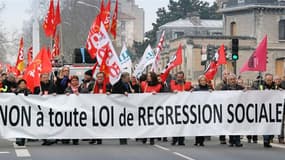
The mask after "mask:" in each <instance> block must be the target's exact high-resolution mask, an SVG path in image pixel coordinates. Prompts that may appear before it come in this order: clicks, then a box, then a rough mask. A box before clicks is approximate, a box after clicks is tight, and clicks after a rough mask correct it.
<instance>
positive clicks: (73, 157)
mask: <svg viewBox="0 0 285 160" xmlns="http://www.w3.org/2000/svg"><path fill="white" fill-rule="evenodd" d="M259 139H261V137H259ZM169 140H170V138H168V142H156V144H155V145H154V146H151V145H149V144H141V142H136V141H135V140H129V141H128V143H129V144H128V145H119V141H118V140H103V145H90V144H88V143H87V142H86V141H80V145H77V146H75V145H71V144H70V145H63V144H61V143H59V144H56V145H52V146H41V142H28V143H26V146H23V147H18V146H16V145H14V144H13V142H12V141H7V140H0V160H78V159H81V160H94V159H96V160H97V159H99V160H101V159H104V160H113V159H116V160H145V159H147V160H155V159H163V160H241V159H251V160H255V159H256V160H268V159H270V160H284V156H285V154H284V151H285V145H281V144H278V143H277V142H276V141H277V139H275V143H273V144H272V145H273V148H269V149H268V148H263V144H262V141H259V143H258V144H253V143H251V144H248V143H247V142H246V139H245V138H244V139H243V140H242V143H243V144H244V146H243V147H240V148H239V147H229V146H228V145H221V144H219V140H218V138H217V137H212V139H211V141H206V142H205V147H197V146H194V145H193V144H194V138H193V137H191V138H190V139H189V138H188V139H187V140H186V146H171V144H170V142H169Z"/></svg>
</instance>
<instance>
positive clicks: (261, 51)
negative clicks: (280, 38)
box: [239, 35, 267, 73]
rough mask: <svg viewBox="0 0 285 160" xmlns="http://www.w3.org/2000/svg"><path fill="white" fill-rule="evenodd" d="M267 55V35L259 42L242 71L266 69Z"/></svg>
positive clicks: (262, 70)
mask: <svg viewBox="0 0 285 160" xmlns="http://www.w3.org/2000/svg"><path fill="white" fill-rule="evenodd" d="M266 57H267V35H265V37H264V38H263V40H262V41H261V42H260V43H259V45H258V47H257V48H256V49H255V51H254V52H253V54H252V55H251V56H250V58H249V60H248V61H246V63H245V64H244V65H243V67H242V68H241V69H240V71H239V72H240V73H242V72H246V71H259V72H265V71H266Z"/></svg>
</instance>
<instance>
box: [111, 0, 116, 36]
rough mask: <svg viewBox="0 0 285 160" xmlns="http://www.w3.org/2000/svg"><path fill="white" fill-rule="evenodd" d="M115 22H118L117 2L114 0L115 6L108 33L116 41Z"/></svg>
mask: <svg viewBox="0 0 285 160" xmlns="http://www.w3.org/2000/svg"><path fill="white" fill-rule="evenodd" d="M117 20H118V0H116V5H115V9H114V13H113V17H112V25H111V30H110V33H111V34H112V35H113V37H114V39H116V36H117Z"/></svg>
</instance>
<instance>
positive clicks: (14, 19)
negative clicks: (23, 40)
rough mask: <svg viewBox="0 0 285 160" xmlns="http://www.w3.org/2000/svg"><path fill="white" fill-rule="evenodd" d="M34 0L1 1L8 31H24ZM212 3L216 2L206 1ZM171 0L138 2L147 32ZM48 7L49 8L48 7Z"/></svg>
mask: <svg viewBox="0 0 285 160" xmlns="http://www.w3.org/2000/svg"><path fill="white" fill-rule="evenodd" d="M31 1H32V0H0V2H4V3H5V5H6V7H5V9H4V11H3V12H2V13H1V14H0V20H1V21H0V23H2V22H3V24H4V27H5V29H6V30H7V31H9V32H13V31H15V30H18V31H20V30H21V29H22V25H23V24H22V23H23V20H25V19H28V17H30V16H31V15H29V13H28V12H27V10H28V9H30V5H31ZM204 1H207V2H210V3H212V2H213V1H215V0H204ZM168 3H169V0H136V4H138V5H139V6H140V7H141V8H144V11H145V31H148V30H150V29H151V28H152V26H151V24H152V23H153V22H155V19H156V11H157V9H158V8H161V7H167V5H168ZM47 7H48V6H47Z"/></svg>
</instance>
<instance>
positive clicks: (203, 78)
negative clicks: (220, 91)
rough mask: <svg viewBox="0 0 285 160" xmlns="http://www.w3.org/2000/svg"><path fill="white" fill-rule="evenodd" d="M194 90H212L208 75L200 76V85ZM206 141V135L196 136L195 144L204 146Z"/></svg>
mask: <svg viewBox="0 0 285 160" xmlns="http://www.w3.org/2000/svg"><path fill="white" fill-rule="evenodd" d="M193 91H212V87H211V86H210V85H209V84H208V80H207V78H206V76H204V75H201V76H199V77H198V86H196V87H195V88H194V89H193ZM204 141H205V137H204V136H196V137H195V144H194V145H195V146H198V145H199V146H204Z"/></svg>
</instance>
